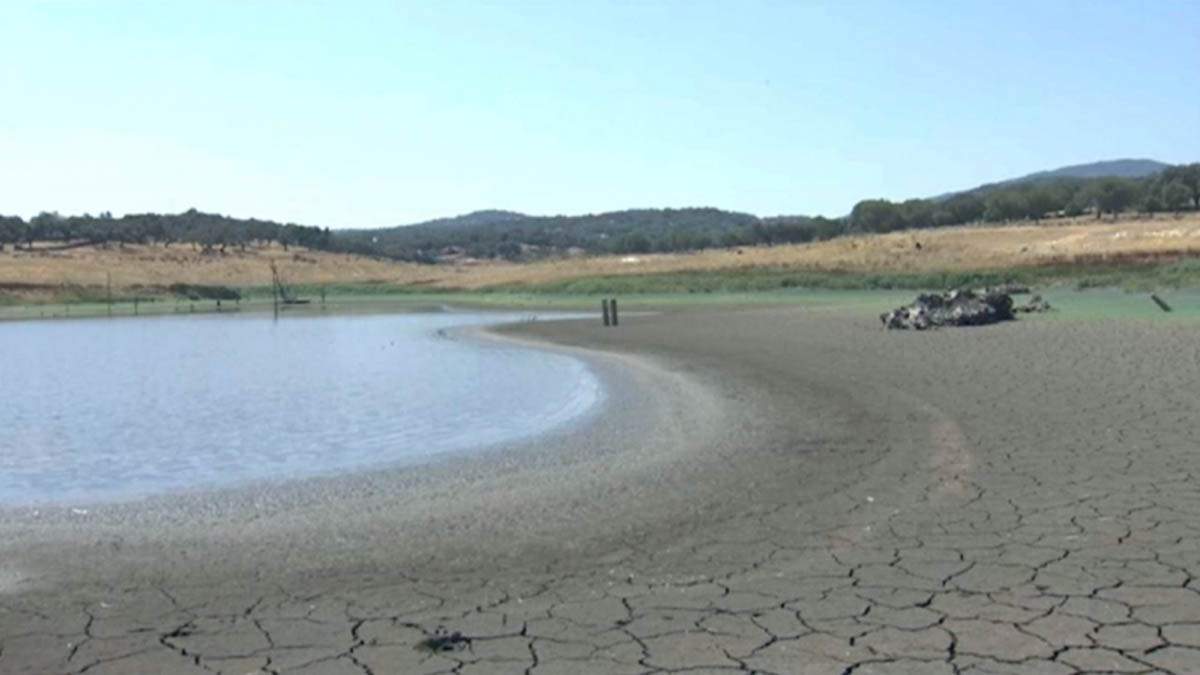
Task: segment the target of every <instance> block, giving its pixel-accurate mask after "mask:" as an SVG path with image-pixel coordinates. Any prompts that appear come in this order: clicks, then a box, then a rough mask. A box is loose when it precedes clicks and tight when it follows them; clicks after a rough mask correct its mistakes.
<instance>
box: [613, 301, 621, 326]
mask: <svg viewBox="0 0 1200 675" xmlns="http://www.w3.org/2000/svg"><path fill="white" fill-rule="evenodd" d="M612 322H613V325H614V326H616V325H619V324H620V321H618V320H617V299H616V298H613V299H612Z"/></svg>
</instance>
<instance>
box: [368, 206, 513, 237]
mask: <svg viewBox="0 0 1200 675" xmlns="http://www.w3.org/2000/svg"><path fill="white" fill-rule="evenodd" d="M526 218H529V216H527V215H525V214H524V213H517V212H516V211H501V210H498V209H490V210H485V211H472V212H471V213H468V214H465V215H461V216H454V217H453V218H437V219H434V220H427V221H425V222H423V223H414V224H412V225H402V226H401V227H437V228H444V229H454V228H468V227H486V226H488V225H502V224H505V223H513V222H516V221H519V220H524V219H526ZM385 229H394V228H385ZM376 232H378V230H377V231H376Z"/></svg>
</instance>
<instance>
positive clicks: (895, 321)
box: [879, 289, 1013, 330]
mask: <svg viewBox="0 0 1200 675" xmlns="http://www.w3.org/2000/svg"><path fill="white" fill-rule="evenodd" d="M1012 318H1013V301H1012V296H1010V295H1009V294H1008V293H1004V292H1000V291H995V290H992V289H983V290H981V291H967V290H963V291H950V292H947V293H922V294H921V295H918V296H917V300H916V302H914V303H912V304H911V305H905V306H904V307H900V308H897V309H894V310H892V311H890V312H885V313H884V314H881V315H879V319H880V320H881V321H882V322H883V325H884V326H885V327H887V328H893V329H912V330H925V329H927V328H937V327H939V326H982V325H985V324H989V323H996V322H998V321H1008V320H1010V319H1012Z"/></svg>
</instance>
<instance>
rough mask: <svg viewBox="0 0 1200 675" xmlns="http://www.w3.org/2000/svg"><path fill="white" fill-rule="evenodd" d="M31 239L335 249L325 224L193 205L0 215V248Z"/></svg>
mask: <svg viewBox="0 0 1200 675" xmlns="http://www.w3.org/2000/svg"><path fill="white" fill-rule="evenodd" d="M35 242H43V243H49V244H52V245H54V244H57V245H58V246H61V247H67V246H89V245H93V246H94V245H112V244H116V245H125V244H158V245H161V246H163V247H165V248H169V247H170V246H172V245H174V244H183V245H190V246H192V247H194V248H196V249H198V250H202V251H206V252H224V251H225V250H226V249H227V248H228V247H231V246H232V247H238V248H241V249H245V248H246V246H249V245H251V244H267V243H272V242H274V243H278V244H280V245H282V246H283V247H284V248H287V247H289V246H293V245H295V246H303V247H306V248H313V249H325V250H331V249H333V248H334V245H333V244H334V237H333V233H332V232H331V231H330V230H329V228H327V227H326V228H320V227H311V226H305V225H295V224H292V223H276V222H273V221H269V220H258V219H255V218H250V219H240V218H230V217H228V216H221V215H216V214H211V213H202V212H200V211H197V210H195V209H191V210H189V211H185V212H184V213H180V214H157V213H141V214H130V215H126V216H122V217H120V218H114V217H113V216H112V214H110V213H101V214H99V215H96V216H93V215H90V214H84V215H81V216H62V215H59V214H58V213H54V212H43V213H39V214H38V215H36V216H34V217H33V218H30V219H29V221H28V222H26V221H25V220H23V219H22V218H19V217H16V216H7V217H5V216H0V251H3V250H4V248H5V246H6V245H8V246H11V247H12V248H14V249H16V248H21V247H24V248H32V247H33V244H34V243H35Z"/></svg>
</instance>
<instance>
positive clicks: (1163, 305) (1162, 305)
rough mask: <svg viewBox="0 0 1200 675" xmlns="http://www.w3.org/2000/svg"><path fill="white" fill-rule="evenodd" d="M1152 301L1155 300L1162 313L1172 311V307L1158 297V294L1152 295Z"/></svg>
mask: <svg viewBox="0 0 1200 675" xmlns="http://www.w3.org/2000/svg"><path fill="white" fill-rule="evenodd" d="M1150 299H1151V300H1153V301H1154V304H1156V305H1158V308H1159V309H1161V310H1162V311H1164V312H1169V311H1171V306H1170V305H1168V304H1167V301H1166V300H1163V299H1162V298H1160V297H1158V295H1157V294H1156V293H1151V294H1150Z"/></svg>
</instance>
